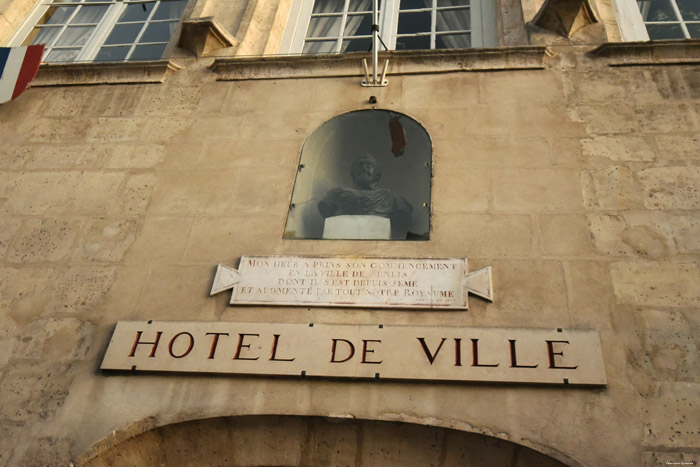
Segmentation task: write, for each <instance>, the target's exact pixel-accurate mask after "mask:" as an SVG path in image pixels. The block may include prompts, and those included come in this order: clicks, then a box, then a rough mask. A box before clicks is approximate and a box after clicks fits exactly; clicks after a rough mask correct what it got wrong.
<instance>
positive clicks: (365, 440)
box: [77, 415, 566, 467]
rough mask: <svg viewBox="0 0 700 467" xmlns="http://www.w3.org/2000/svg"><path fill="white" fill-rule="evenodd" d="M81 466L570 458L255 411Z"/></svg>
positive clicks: (457, 436)
mask: <svg viewBox="0 0 700 467" xmlns="http://www.w3.org/2000/svg"><path fill="white" fill-rule="evenodd" d="M77 464H78V465H79V466H84V467H103V466H113V465H130V466H134V467H140V466H149V467H150V466H152V465H197V466H209V465H212V466H214V465H216V466H220V465H226V466H231V467H236V466H270V465H275V466H302V465H303V466H316V465H317V466H331V465H333V466H340V465H353V466H354V465H362V466H366V465H367V466H385V465H387V466H388V465H392V466H393V465H397V466H398V465H401V466H412V465H415V466H429V465H432V466H436V467H437V466H440V467H445V466H460V467H468V466H474V467H481V466H487V465H488V466H518V467H529V466H540V467H561V466H564V465H566V464H563V463H562V462H560V461H558V460H556V459H554V458H553V457H550V456H547V455H545V454H542V453H540V452H538V451H535V450H533V449H530V448H528V447H525V446H522V445H519V444H516V443H512V442H509V441H505V440H502V439H498V438H495V437H490V436H485V435H480V434H476V433H470V432H466V431H460V430H456V429H450V428H444V427H436V426H428V425H419V424H414V423H406V422H395V421H377V420H362V419H352V418H329V417H318V416H283V415H250V416H235V417H217V418H208V419H199V420H191V421H186V422H180V423H173V424H170V425H164V426H160V427H156V428H153V429H150V430H147V431H143V432H142V433H140V434H138V435H136V436H133V437H130V438H128V439H125V440H123V441H121V442H118V443H116V444H112V445H111V446H103V448H102V449H95V448H93V449H92V450H91V451H90V453H89V454H88V453H86V454H85V455H84V456H83V457H82V458H81V459H79V461H78V463H77Z"/></svg>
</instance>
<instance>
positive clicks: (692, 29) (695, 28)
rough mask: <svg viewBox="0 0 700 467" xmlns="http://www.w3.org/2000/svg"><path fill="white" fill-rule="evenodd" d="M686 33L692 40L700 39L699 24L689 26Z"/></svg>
mask: <svg viewBox="0 0 700 467" xmlns="http://www.w3.org/2000/svg"><path fill="white" fill-rule="evenodd" d="M688 32H689V33H690V37H692V38H693V39H700V24H689V25H688Z"/></svg>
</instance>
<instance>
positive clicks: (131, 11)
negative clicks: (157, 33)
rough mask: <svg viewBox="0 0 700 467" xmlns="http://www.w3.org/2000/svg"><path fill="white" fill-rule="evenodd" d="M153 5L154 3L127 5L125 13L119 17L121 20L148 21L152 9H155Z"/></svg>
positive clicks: (121, 21)
mask: <svg viewBox="0 0 700 467" xmlns="http://www.w3.org/2000/svg"><path fill="white" fill-rule="evenodd" d="M153 5H154V4H153V3H132V4H130V5H127V6H126V9H125V10H124V13H122V16H121V17H120V18H119V22H120V23H126V22H129V21H146V20H147V19H148V15H149V14H150V13H151V10H153Z"/></svg>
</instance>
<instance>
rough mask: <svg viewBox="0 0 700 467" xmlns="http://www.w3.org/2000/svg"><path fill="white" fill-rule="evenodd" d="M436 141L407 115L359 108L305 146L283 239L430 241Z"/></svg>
mask: <svg viewBox="0 0 700 467" xmlns="http://www.w3.org/2000/svg"><path fill="white" fill-rule="evenodd" d="M431 169H432V143H431V141H430V136H429V135H428V132H427V131H426V130H425V128H423V127H422V126H421V125H420V124H419V123H418V122H416V121H415V120H413V119H412V118H411V117H409V116H407V115H403V114H400V113H398V112H391V111H388V110H358V111H355V112H350V113H347V114H343V115H339V116H337V117H335V118H333V119H331V120H329V121H327V122H325V123H324V124H323V125H321V126H320V127H318V128H317V129H316V130H315V131H314V132H313V133H312V134H311V135H310V136H309V137H308V138H307V139H306V141H305V142H304V147H303V148H302V151H301V159H300V161H299V169H298V172H297V175H296V181H295V183H294V192H293V193H292V199H291V203H290V206H289V214H288V216H287V224H286V228H285V233H284V238H287V239H321V238H322V239H354V240H428V239H429V238H430V177H431Z"/></svg>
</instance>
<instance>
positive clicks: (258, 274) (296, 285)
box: [211, 256, 493, 310]
mask: <svg viewBox="0 0 700 467" xmlns="http://www.w3.org/2000/svg"><path fill="white" fill-rule="evenodd" d="M227 289H233V291H232V293H231V301H230V303H231V304H232V305H293V306H330V307H365V308H367V307H373V308H420V309H433V310H438V309H442V310H450V309H453V310H466V309H467V308H468V301H467V294H468V293H473V294H476V295H479V296H481V297H483V298H486V299H487V300H493V293H492V287H491V268H490V267H487V268H484V269H480V270H478V271H474V272H471V273H468V272H467V260H466V259H465V258H462V259H454V258H443V259H439V258H423V259H403V258H365V257H350V256H347V257H345V256H329V257H305V256H243V257H241V261H240V265H239V268H238V269H234V268H231V267H228V266H224V265H221V264H220V265H219V266H218V268H217V271H216V275H215V277H214V283H213V285H212V289H211V295H214V294H217V293H219V292H222V291H224V290H227Z"/></svg>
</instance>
